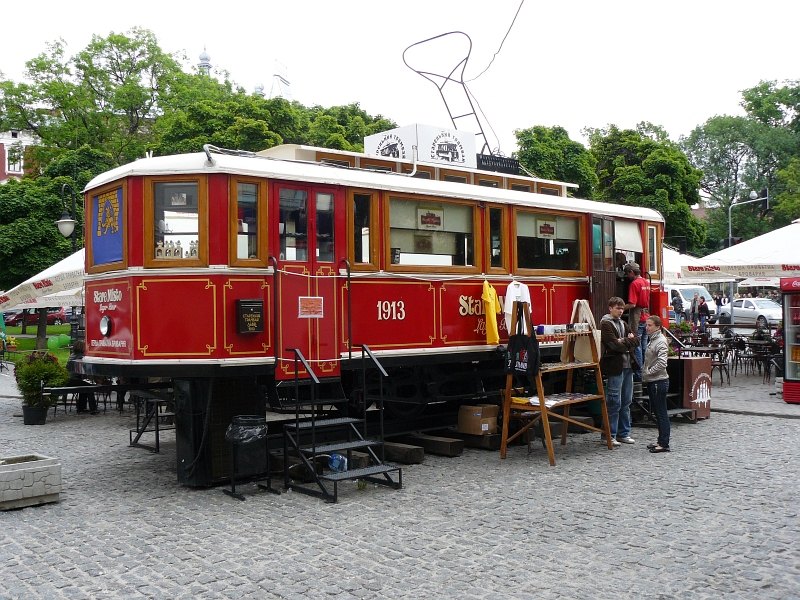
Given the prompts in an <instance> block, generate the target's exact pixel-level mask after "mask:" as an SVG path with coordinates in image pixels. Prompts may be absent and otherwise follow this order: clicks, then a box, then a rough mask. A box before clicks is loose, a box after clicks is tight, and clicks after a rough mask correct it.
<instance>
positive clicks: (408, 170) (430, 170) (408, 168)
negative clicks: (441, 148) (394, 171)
mask: <svg viewBox="0 0 800 600" xmlns="http://www.w3.org/2000/svg"><path fill="white" fill-rule="evenodd" d="M413 170H414V165H407V164H404V165H403V169H402V172H403V174H405V175H408V174H409V173H411V171H413ZM417 173H427V174H428V175H430V177H427V178H426V179H428V180H429V181H430V180H433V181H436V169H435V168H434V167H426V166H424V165H420V164H417ZM412 179H413V178H412ZM419 179H423V178H422V177H420V178H419Z"/></svg>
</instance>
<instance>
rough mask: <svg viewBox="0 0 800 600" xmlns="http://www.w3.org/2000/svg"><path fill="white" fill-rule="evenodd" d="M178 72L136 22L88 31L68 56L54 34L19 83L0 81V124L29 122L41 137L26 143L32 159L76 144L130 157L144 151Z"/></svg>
mask: <svg viewBox="0 0 800 600" xmlns="http://www.w3.org/2000/svg"><path fill="white" fill-rule="evenodd" d="M180 73H181V69H180V64H179V63H178V61H177V60H176V58H175V57H173V56H172V55H169V54H167V53H165V52H163V51H162V50H161V48H160V47H159V46H158V43H157V41H156V38H155V36H154V35H153V34H152V33H151V32H149V31H147V30H144V29H139V28H134V29H132V30H131V31H129V32H128V33H127V35H126V34H116V33H113V32H112V33H110V34H109V35H108V37H106V38H102V37H99V36H96V35H95V36H93V37H92V41H91V42H90V43H89V45H88V46H87V47H86V48H85V49H84V50H82V51H81V52H79V53H78V54H77V55H76V56H74V57H71V58H70V57H67V55H66V48H65V42H64V41H63V40H59V41H56V42H53V43H51V44H48V45H47V50H46V51H45V52H43V53H41V54H39V55H38V56H37V57H35V58H33V59H31V60H29V61H28V62H27V63H26V72H25V78H26V80H27V81H28V82H27V83H14V82H12V81H7V80H2V81H0V126H2V127H4V128H9V127H16V128H20V129H30V130H32V131H33V132H34V133H35V134H36V135H37V136H38V137H39V138H40V139H41V140H42V143H41V144H40V145H38V146H36V147H35V148H33V150H32V160H33V161H34V163H35V164H36V165H38V166H44V165H46V164H47V162H48V161H49V160H50V159H52V157H53V156H57V155H58V154H59V153H60V151H61V150H64V149H68V148H71V149H73V150H74V149H75V148H76V146H77V144H88V145H89V146H91V147H92V148H95V149H97V150H101V151H103V152H107V153H109V154H111V156H113V157H114V160H115V162H116V163H117V164H123V163H126V162H130V161H132V160H134V159H136V158H138V157H141V156H142V155H143V154H144V149H145V147H146V146H147V144H148V142H149V141H150V139H151V136H152V134H151V125H152V123H153V121H154V120H155V119H156V118H157V117H158V116H159V115H160V114H161V110H162V106H161V105H162V98H163V96H165V95H166V96H168V95H170V93H171V92H172V89H173V87H174V86H175V83H176V81H177V80H178V79H179V75H180Z"/></svg>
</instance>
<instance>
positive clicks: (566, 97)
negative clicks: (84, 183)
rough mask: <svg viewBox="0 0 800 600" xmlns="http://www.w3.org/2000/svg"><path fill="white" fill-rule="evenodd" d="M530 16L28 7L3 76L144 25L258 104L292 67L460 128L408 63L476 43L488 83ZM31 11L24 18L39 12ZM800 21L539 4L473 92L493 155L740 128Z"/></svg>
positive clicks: (7, 42) (345, 99)
mask: <svg viewBox="0 0 800 600" xmlns="http://www.w3.org/2000/svg"><path fill="white" fill-rule="evenodd" d="M519 4H520V2H519V0H492V1H489V2H487V1H485V0H483V1H481V2H476V1H474V0H458V1H451V0H403V1H401V2H385V1H379V0H371V1H367V0H352V1H349V2H343V1H339V2H337V1H331V0H328V1H316V0H313V1H312V0H293V1H291V2H285V1H282V2H275V1H274V0H259V1H257V2H251V1H249V0H235V1H230V2H220V1H216V2H209V1H206V0H200V1H196V2H186V1H184V0H172V1H164V0H159V1H153V0H138V1H137V2H108V1H104V2H98V1H94V0H72V1H71V2H61V1H59V2H55V1H53V0H40V1H38V2H36V3H34V4H32V5H31V7H30V8H31V10H33V11H34V14H31V15H28V16H26V17H25V18H24V19H23V18H19V19H13V18H12V19H6V24H5V26H4V28H3V36H2V39H3V51H2V53H0V71H2V72H3V73H4V74H5V76H6V77H7V78H11V79H14V80H17V81H19V80H21V79H22V76H23V70H24V63H25V62H26V61H27V60H29V59H30V58H32V57H34V56H36V55H37V54H39V53H40V52H42V51H44V50H45V43H46V42H48V41H52V40H55V39H58V38H59V37H61V38H63V39H64V40H65V41H66V42H67V45H68V46H67V51H68V53H69V54H70V55H72V54H74V53H76V52H78V51H80V50H82V49H83V48H84V47H85V46H86V45H87V44H88V42H89V41H90V40H91V36H92V34H97V35H100V36H106V35H108V33H109V32H111V31H114V32H118V33H121V32H125V31H127V30H129V29H130V28H131V27H133V26H140V27H144V28H146V29H150V30H151V31H153V32H154V33H155V35H156V37H157V38H158V40H159V44H160V45H161V47H162V48H163V49H164V50H166V51H168V52H175V51H184V52H185V53H186V55H187V56H188V59H189V61H188V63H187V65H186V68H187V69H188V67H189V66H190V65H191V66H193V65H196V64H197V62H198V57H199V55H200V53H201V52H202V51H203V47H204V46H205V47H206V48H207V52H208V54H209V55H210V56H211V62H212V64H213V65H214V66H215V67H218V68H221V69H225V70H227V71H229V72H230V74H231V77H232V79H233V80H234V81H235V82H236V83H237V84H239V85H241V86H243V87H244V88H245V89H246V90H248V91H252V90H253V88H254V85H255V84H256V83H259V82H260V83H262V84H263V85H264V86H265V88H266V92H267V93H269V90H270V87H271V83H272V76H273V73H274V72H275V61H276V60H279V61H280V62H282V63H283V64H285V65H286V67H287V74H288V78H289V80H290V82H291V90H292V94H293V96H294V99H295V100H298V101H299V102H301V103H302V104H304V105H306V106H310V105H313V104H320V105H322V106H331V105H338V104H347V103H349V102H354V101H357V102H360V103H361V106H362V107H363V108H364V109H365V110H367V112H369V113H370V114H383V115H384V116H387V117H390V118H392V119H393V120H394V121H396V122H397V123H398V124H399V125H408V124H411V123H424V124H429V125H438V126H450V122H449V118H448V115H447V112H446V110H445V108H444V104H443V102H442V100H441V98H440V96H439V93H438V92H437V90H436V88H435V87H434V85H433V84H432V83H429V82H428V81H426V80H424V79H423V78H422V77H420V76H419V75H417V74H415V73H414V72H412V71H411V70H409V69H408V68H407V67H406V66H405V65H404V64H403V60H402V53H403V50H404V49H405V48H406V47H407V46H409V45H411V44H414V43H415V42H418V41H421V40H423V39H425V38H428V37H432V36H436V35H439V34H442V33H446V32H449V31H455V30H461V31H463V32H465V33H467V34H468V35H469V36H470V37H471V38H472V43H473V48H472V55H471V58H470V60H469V63H468V65H467V68H466V77H467V78H470V77H475V76H476V75H477V74H478V73H480V71H482V70H483V69H484V68H485V67H486V65H487V64H488V63H489V60H490V59H491V57H492V55H493V54H494V53H495V52H496V51H497V48H498V46H499V44H500V42H501V40H502V38H503V36H504V35H505V34H506V31H507V30H508V27H509V25H510V24H511V20H512V19H513V17H514V14H515V13H516V11H517V8H518V7H519ZM18 10H19V12H18V13H17V14H18V16H20V17H21V16H22V15H23V14H24V13H25V10H23V9H22V8H21V5H18ZM26 10H27V9H26ZM798 17H800V2H798V1H797V0H763V1H761V2H752V1H750V2H743V1H740V0H728V1H717V0H693V1H686V0H671V1H670V2H663V1H662V2H652V1H650V2H647V1H644V2H642V1H619V2H614V1H611V2H597V1H584V0H577V1H572V2H567V1H561V2H556V1H549V2H543V1H542V0H539V1H534V0H525V3H524V4H523V6H522V10H521V11H520V13H519V16H518V17H517V21H516V24H515V25H514V27H513V29H512V30H511V33H510V34H509V36H508V38H507V40H506V42H505V45H504V46H503V49H502V51H501V52H500V53H499V54H498V55H497V57H496V58H495V60H494V63H493V64H492V66H491V68H489V70H488V71H487V72H486V73H485V74H483V75H482V76H481V77H480V78H479V79H478V80H477V81H475V82H473V83H471V84H470V89H471V90H472V92H473V93H474V95H475V97H476V98H477V100H478V102H479V103H480V106H481V107H482V109H483V111H484V112H485V114H486V117H487V119H486V120H484V126H485V129H486V133H487V136H489V138H490V139H489V141H490V144H491V146H492V147H496V146H497V141H496V139H495V137H494V136H493V135H492V133H491V130H490V128H489V125H491V128H493V129H494V132H496V134H497V137H498V138H499V141H500V147H501V149H502V151H503V152H505V153H506V154H507V155H510V154H511V152H513V151H514V150H515V138H514V135H513V131H514V129H518V128H526V127H531V126H533V125H547V126H553V125H561V126H562V127H564V128H566V129H567V130H568V131H569V133H570V136H571V137H572V139H578V140H582V138H581V134H580V130H581V129H582V128H584V127H604V126H606V125H607V124H609V123H614V124H616V125H618V126H620V127H632V126H634V125H635V124H636V123H638V122H639V121H644V120H646V121H650V122H652V123H655V124H659V125H662V126H663V127H664V128H665V129H666V130H667V131H668V132H669V134H670V136H671V137H672V138H673V139H676V140H677V138H678V137H679V136H680V135H682V134H684V135H685V134H688V133H689V132H690V131H691V130H692V129H693V128H694V127H696V126H697V125H699V124H701V123H703V122H704V121H705V120H706V119H708V118H709V117H712V116H714V115H715V114H740V113H741V109H740V108H739V106H738V105H739V102H740V99H741V98H740V93H739V92H740V90H742V89H744V88H747V87H752V86H754V85H756V84H757V83H758V82H759V80H762V79H764V80H778V81H782V80H786V79H800V68H799V66H800V63H798V46H797V30H798V22H799V20H798ZM447 40H448V42H447V43H440V44H438V45H437V46H435V47H434V46H433V45H432V46H431V47H430V49H429V50H428V51H427V52H421V51H417V52H416V53H415V55H414V59H415V61H416V62H417V63H418V64H419V66H420V68H421V69H427V68H431V69H436V68H442V66H443V65H444V64H450V65H452V66H455V64H456V63H458V61H459V60H461V59H462V58H463V56H464V55H465V52H464V48H465V44H464V43H463V41H462V40H457V39H455V38H454V37H451V38H447ZM417 50H422V48H419V47H418V48H417ZM429 65H430V66H429ZM450 68H452V67H450ZM456 96H459V95H458V94H457V95H456ZM460 128H462V129H472V128H470V127H468V126H466V125H465V126H460Z"/></svg>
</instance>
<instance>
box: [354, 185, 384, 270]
mask: <svg viewBox="0 0 800 600" xmlns="http://www.w3.org/2000/svg"><path fill="white" fill-rule="evenodd" d="M357 194H358V195H363V196H370V202H369V211H370V235H369V259H370V262H368V263H361V262H356V260H355V251H356V250H355V245H354V243H353V236H354V235H355V231H354V230H355V204H354V203H355V196H356V195H357ZM346 218H347V246H346V252H347V260H348V261H350V270H351V271H379V270H380V264H379V263H380V251H379V248H380V245H379V240H380V234H381V219H380V194H379V193H378V191H377V190H369V189H365V188H348V189H347V215H346Z"/></svg>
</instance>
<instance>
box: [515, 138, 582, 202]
mask: <svg viewBox="0 0 800 600" xmlns="http://www.w3.org/2000/svg"><path fill="white" fill-rule="evenodd" d="M514 135H515V136H516V137H517V144H518V146H519V152H517V153H516V154H515V158H517V160H519V161H520V164H521V165H522V166H523V167H525V168H526V169H528V170H529V171H530V172H532V173H533V174H534V175H536V176H537V177H542V178H544V179H554V180H556V181H566V182H569V183H576V184H578V185H579V186H580V187H579V188H578V191H577V194H576V195H577V196H579V197H580V198H593V197H594V193H595V187H596V186H597V185H598V179H597V174H596V173H595V167H596V165H597V159H595V157H594V156H593V155H592V153H591V152H590V151H589V150H588V149H587V148H586V147H585V146H584V145H583V144H581V143H580V142H575V141H573V140H571V139H569V134H568V133H567V130H566V129H564V128H563V127H557V126H556V127H543V126H541V125H536V126H534V127H531V128H529V129H517V130H516V131H515V132H514Z"/></svg>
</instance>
